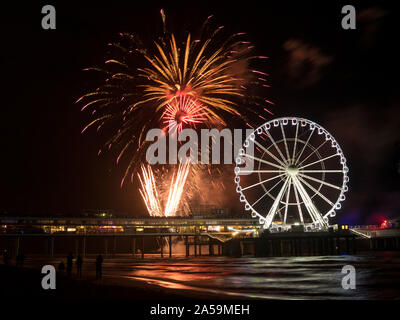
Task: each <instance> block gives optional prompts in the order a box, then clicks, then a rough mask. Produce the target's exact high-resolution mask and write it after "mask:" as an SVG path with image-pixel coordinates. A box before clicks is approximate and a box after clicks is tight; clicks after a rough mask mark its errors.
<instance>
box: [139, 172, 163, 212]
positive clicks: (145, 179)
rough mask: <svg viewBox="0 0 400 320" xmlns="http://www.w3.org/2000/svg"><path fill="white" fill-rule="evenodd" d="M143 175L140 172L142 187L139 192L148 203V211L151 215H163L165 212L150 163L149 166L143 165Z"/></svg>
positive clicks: (146, 203)
mask: <svg viewBox="0 0 400 320" xmlns="http://www.w3.org/2000/svg"><path fill="white" fill-rule="evenodd" d="M141 169H142V176H140V174H138V178H139V181H140V185H141V189H139V192H140V194H141V196H142V198H143V201H144V203H145V205H146V208H147V211H148V212H149V214H150V215H151V216H155V217H162V216H163V212H162V209H161V203H160V199H159V196H158V192H157V187H156V183H155V180H154V174H153V170H152V169H151V167H150V166H149V165H148V166H147V168H146V167H145V166H144V165H142V167H141Z"/></svg>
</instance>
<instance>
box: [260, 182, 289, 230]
mask: <svg viewBox="0 0 400 320" xmlns="http://www.w3.org/2000/svg"><path fill="white" fill-rule="evenodd" d="M288 181H289V178H286V180H285V183H284V184H283V186H282V188H281V190H280V191H279V193H278V195H277V196H276V198H275V201H274V203H273V204H272V207H271V209H270V210H269V212H268V214H267V216H266V217H265V225H266V228H269V227H270V225H271V223H272V219H273V218H274V216H275V214H276V213H277V210H278V207H279V204H280V202H281V200H282V197H283V195H284V193H285V191H286V188H287V185H288Z"/></svg>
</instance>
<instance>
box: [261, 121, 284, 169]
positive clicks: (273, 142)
mask: <svg viewBox="0 0 400 320" xmlns="http://www.w3.org/2000/svg"><path fill="white" fill-rule="evenodd" d="M265 132H266V134H267V135H268V137H269V138H270V139H271V141H272V144H273V145H274V147H275V149H276V151H278V153H279V155H280V156H281V158H282V160H283V162H284V163H286V160H285V157H284V156H283V154H282V151H281V149H279V147H278V145H277V144H276V142H275V140H274V138H273V137H272V135H271V134H270V133H269V131H268V130H267V129H265Z"/></svg>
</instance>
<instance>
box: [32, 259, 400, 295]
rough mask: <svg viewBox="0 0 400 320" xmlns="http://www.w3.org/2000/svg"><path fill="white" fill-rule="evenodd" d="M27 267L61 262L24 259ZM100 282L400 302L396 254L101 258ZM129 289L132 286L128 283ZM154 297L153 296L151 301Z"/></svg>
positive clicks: (88, 263) (87, 265)
mask: <svg viewBox="0 0 400 320" xmlns="http://www.w3.org/2000/svg"><path fill="white" fill-rule="evenodd" d="M29 260H31V262H30V263H29V262H28V264H31V265H36V266H39V265H43V264H47V263H52V264H54V265H56V266H57V265H58V263H59V261H60V260H61V259H52V260H51V261H49V259H48V258H45V257H42V258H35V259H29ZM94 261H95V259H94V257H92V258H87V257H86V258H84V274H87V275H89V274H90V272H92V273H93V272H94V270H93V269H94V268H93V266H94ZM347 264H350V265H353V266H354V267H355V268H356V272H357V274H356V289H355V290H344V289H343V288H342V286H341V281H342V278H343V276H344V274H342V273H341V270H342V267H343V266H344V265H347ZM103 274H104V275H105V277H106V278H110V279H113V280H117V282H118V283H120V284H123V285H130V283H131V282H132V281H130V280H140V281H143V282H145V283H148V284H151V285H157V286H161V287H164V288H169V289H175V290H190V291H191V292H192V293H193V292H199V293H201V294H203V296H204V293H213V294H217V295H220V296H223V297H238V298H247V299H248V298H261V299H400V252H375V253H368V255H367V254H364V255H356V256H312V257H268V258H253V257H242V258H228V257H215V256H214V257H206V256H203V257H197V258H185V257H178V258H177V257H174V258H172V259H168V258H164V259H160V258H159V255H147V254H146V258H145V259H144V260H142V259H140V258H139V259H132V257H131V256H130V257H121V256H120V257H117V258H114V259H109V258H105V259H104V264H103ZM132 284H133V285H135V284H134V283H132ZM156 298H157V297H156V296H155V299H156Z"/></svg>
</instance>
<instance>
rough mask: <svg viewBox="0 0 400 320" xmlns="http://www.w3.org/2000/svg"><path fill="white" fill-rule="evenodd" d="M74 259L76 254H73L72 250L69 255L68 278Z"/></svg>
mask: <svg viewBox="0 0 400 320" xmlns="http://www.w3.org/2000/svg"><path fill="white" fill-rule="evenodd" d="M73 259H74V256H73V255H72V252H70V253H69V255H68V256H67V277H68V278H69V277H70V276H71V272H72V260H73Z"/></svg>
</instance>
